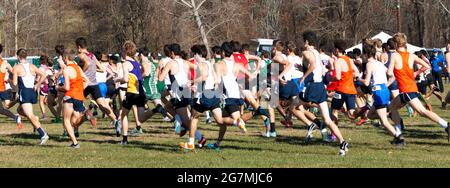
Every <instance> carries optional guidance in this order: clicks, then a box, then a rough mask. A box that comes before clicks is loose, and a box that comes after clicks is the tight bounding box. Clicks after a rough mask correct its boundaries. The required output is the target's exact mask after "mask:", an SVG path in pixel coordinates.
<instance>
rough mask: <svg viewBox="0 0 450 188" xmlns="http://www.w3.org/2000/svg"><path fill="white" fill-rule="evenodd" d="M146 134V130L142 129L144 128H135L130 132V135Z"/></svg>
mask: <svg viewBox="0 0 450 188" xmlns="http://www.w3.org/2000/svg"><path fill="white" fill-rule="evenodd" d="M143 134H144V131H143V130H142V128H141V129H139V130H138V129H133V130H132V131H131V132H130V136H141V135H143Z"/></svg>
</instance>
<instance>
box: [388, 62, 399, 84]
mask: <svg viewBox="0 0 450 188" xmlns="http://www.w3.org/2000/svg"><path fill="white" fill-rule="evenodd" d="M397 56H398V54H392V56H391V64H389V67H388V70H387V75H388V77H389V82H388V86H391V85H392V83H394V82H395V75H394V69H395V64H396V63H397V62H396V57H397Z"/></svg>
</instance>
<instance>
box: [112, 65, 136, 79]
mask: <svg viewBox="0 0 450 188" xmlns="http://www.w3.org/2000/svg"><path fill="white" fill-rule="evenodd" d="M122 66H123V67H122V71H123V77H122V78H116V79H115V80H114V82H116V83H117V82H119V83H121V84H125V83H128V71H129V67H130V66H132V65H131V64H130V62H128V61H126V62H124V63H122Z"/></svg>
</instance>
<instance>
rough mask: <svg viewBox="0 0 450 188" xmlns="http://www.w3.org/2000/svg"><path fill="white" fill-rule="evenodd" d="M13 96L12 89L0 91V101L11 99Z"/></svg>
mask: <svg viewBox="0 0 450 188" xmlns="http://www.w3.org/2000/svg"><path fill="white" fill-rule="evenodd" d="M14 99H15V97H14V96H13V93H12V90H10V89H8V90H6V91H3V92H0V100H1V101H7V100H9V101H13V100H14Z"/></svg>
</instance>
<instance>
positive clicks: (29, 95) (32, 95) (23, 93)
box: [19, 88, 37, 104]
mask: <svg viewBox="0 0 450 188" xmlns="http://www.w3.org/2000/svg"><path fill="white" fill-rule="evenodd" d="M19 102H20V104H36V103H37V93H36V91H35V90H34V89H33V88H24V89H19Z"/></svg>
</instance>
